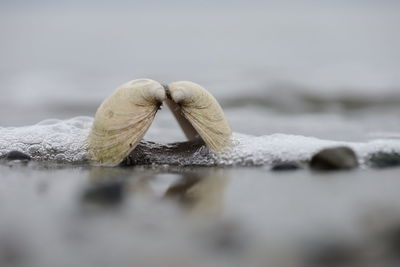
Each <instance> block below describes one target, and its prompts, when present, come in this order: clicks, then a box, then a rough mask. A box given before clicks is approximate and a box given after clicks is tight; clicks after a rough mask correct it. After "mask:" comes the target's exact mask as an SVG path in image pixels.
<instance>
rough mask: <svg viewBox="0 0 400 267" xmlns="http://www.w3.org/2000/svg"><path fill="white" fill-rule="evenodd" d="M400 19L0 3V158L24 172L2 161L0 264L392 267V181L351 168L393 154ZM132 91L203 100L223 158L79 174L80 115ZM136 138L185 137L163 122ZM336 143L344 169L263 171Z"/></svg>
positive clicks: (383, 8) (351, 4)
mask: <svg viewBox="0 0 400 267" xmlns="http://www.w3.org/2000/svg"><path fill="white" fill-rule="evenodd" d="M155 3H157V4H155ZM202 3H203V2H202ZM208 5H210V6H208ZM399 10H400V6H399V3H398V2H397V1H378V2H377V1H335V2H334V3H333V2H332V3H328V2H323V3H322V2H321V3H316V2H315V1H307V0H304V1H263V2H262V3H261V2H257V1H254V3H252V4H251V5H250V4H249V3H248V2H244V1H239V0H238V1H230V2H229V4H228V3H226V2H225V1H222V2H221V3H219V4H214V3H213V4H211V2H207V3H204V4H189V3H185V4H183V3H181V2H180V1H172V2H169V4H168V5H165V4H162V3H158V1H151V2H149V4H144V3H141V4H139V3H134V4H128V3H126V2H125V1H115V3H114V4H113V6H109V5H107V4H105V3H102V4H100V3H97V2H96V4H93V2H91V1H86V2H85V3H82V1H79V2H78V1H68V2H66V1H65V2H63V1H59V4H58V5H54V4H51V3H49V1H45V0H41V1H36V2H35V4H32V3H31V2H28V1H24V0H20V1H2V2H1V3H0V34H1V36H2V42H0V58H1V59H2V60H1V61H0V84H1V86H0V114H1V115H0V158H1V157H2V156H4V155H5V154H6V153H7V152H9V151H11V150H19V151H22V152H25V153H27V154H29V155H31V156H32V157H33V158H34V160H33V161H31V162H29V163H26V162H19V161H5V160H0V266H29V267H31V266H38V267H46V266H49V267H50V266H161V265H162V266H296V267H301V266H305V267H306V266H307V267H308V266H397V265H399V257H398V255H399V254H400V249H399V247H400V245H399V241H398V240H399V227H400V207H399V203H400V201H399V200H400V199H399V196H398V192H397V191H398V188H399V183H400V180H399V175H400V169H399V168H392V169H385V170H378V169H373V168H370V167H369V166H368V165H367V164H365V163H366V160H368V158H369V157H370V155H371V154H373V153H375V152H397V153H399V152H400V120H399V117H400V108H399V104H400V78H399V77H400V60H399V59H400V52H399V49H398V47H400V35H399V34H398V27H399V25H400V19H399V16H398V13H399ZM142 77H148V78H152V79H155V80H157V81H160V82H161V83H168V82H171V81H176V80H192V81H194V82H197V83H199V84H201V85H203V86H204V87H205V88H206V89H208V90H209V91H210V92H211V93H212V94H213V95H215V96H216V98H217V99H218V101H219V102H220V103H221V105H222V107H223V109H224V111H225V113H226V116H227V118H228V120H229V122H230V123H231V125H232V128H233V130H234V132H235V135H234V137H235V139H236V141H237V146H236V147H235V149H234V150H232V151H230V152H229V153H227V154H225V155H223V156H220V157H215V156H214V155H212V154H210V153H209V151H208V150H206V149H205V150H202V151H201V152H202V153H198V154H196V155H194V156H193V157H187V158H178V159H174V160H172V159H170V158H158V159H157V160H159V162H158V163H159V164H157V165H150V166H136V167H133V168H132V167H131V168H99V167H92V166H90V165H89V164H88V163H86V162H85V159H86V152H85V149H84V147H85V137H86V135H87V132H88V129H89V128H90V125H91V123H92V117H93V115H94V113H95V111H96V108H97V107H98V105H99V104H100V103H101V101H102V100H103V99H104V98H105V97H107V96H108V95H109V94H110V93H111V92H112V91H113V90H114V88H116V87H118V85H120V84H122V83H124V82H126V81H128V80H131V79H135V78H142ZM145 139H146V140H150V141H155V142H157V143H164V144H165V143H169V142H177V141H183V140H184V136H183V134H182V132H181V131H180V129H179V128H178V125H177V124H176V122H174V119H173V117H172V116H171V114H170V113H169V112H168V110H167V109H165V110H164V109H163V110H161V111H160V112H158V114H157V116H156V119H155V121H154V123H153V124H152V126H151V128H150V129H149V131H148V133H147V134H146V137H145ZM338 145H347V146H350V147H351V148H353V149H354V150H355V152H356V154H357V156H358V157H359V161H360V164H361V166H360V168H358V169H357V170H354V171H350V172H332V173H320V172H313V171H310V170H309V169H308V168H305V169H300V170H297V171H294V172H273V171H271V170H270V168H271V166H272V165H273V164H274V163H276V162H280V161H301V162H306V161H308V160H309V159H310V157H311V156H312V155H313V154H314V153H316V152H317V151H319V150H320V149H322V148H326V147H332V146H338ZM183 165H185V166H183ZM189 165H190V166H189ZM199 165H202V166H199ZM204 165H206V166H208V165H212V167H210V166H208V167H205V166H204ZM110 180H111V181H110Z"/></svg>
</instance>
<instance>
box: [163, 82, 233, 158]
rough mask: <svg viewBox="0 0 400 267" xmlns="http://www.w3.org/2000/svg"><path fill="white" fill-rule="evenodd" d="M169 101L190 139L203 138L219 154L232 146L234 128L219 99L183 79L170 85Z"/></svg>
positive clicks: (168, 89) (168, 88) (169, 105)
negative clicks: (226, 116)
mask: <svg viewBox="0 0 400 267" xmlns="http://www.w3.org/2000/svg"><path fill="white" fill-rule="evenodd" d="M167 96H168V99H167V100H166V103H167V105H168V107H169V108H170V109H171V111H172V113H173V114H174V115H175V117H176V119H177V120H178V123H179V124H180V126H181V127H182V130H183V131H184V133H185V135H186V137H187V138H188V139H189V140H194V139H196V138H201V139H202V140H203V141H204V142H205V144H206V145H207V146H208V147H209V148H210V149H211V150H212V151H213V152H216V153H219V152H222V151H223V150H224V149H226V148H228V147H230V146H231V145H232V138H231V136H232V130H231V128H230V126H229V123H228V121H227V119H226V118H225V115H224V112H223V110H222V108H221V106H220V105H219V103H218V101H217V100H216V99H215V98H214V97H213V96H212V95H211V94H210V93H209V92H208V91H207V90H206V89H204V88H203V87H201V86H200V85H198V84H196V83H193V82H188V81H180V82H174V83H171V84H169V85H168V86H167Z"/></svg>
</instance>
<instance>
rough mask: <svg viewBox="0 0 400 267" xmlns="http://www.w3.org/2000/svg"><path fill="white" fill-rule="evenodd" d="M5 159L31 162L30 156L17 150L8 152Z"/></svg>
mask: <svg viewBox="0 0 400 267" xmlns="http://www.w3.org/2000/svg"><path fill="white" fill-rule="evenodd" d="M5 158H6V160H23V161H29V160H31V157H30V156H28V155H27V154H25V153H22V152H20V151H17V150H14V151H10V152H8V153H7V155H6V157H5Z"/></svg>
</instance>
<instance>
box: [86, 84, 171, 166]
mask: <svg viewBox="0 0 400 267" xmlns="http://www.w3.org/2000/svg"><path fill="white" fill-rule="evenodd" d="M164 100H165V90H164V88H163V87H162V85H160V84H159V83H158V82H155V81H153V80H150V79H138V80H133V81H130V82H127V83H125V84H123V85H121V86H120V87H119V88H117V89H116V90H115V91H114V93H113V94H112V95H111V96H109V97H108V98H107V99H105V100H104V102H103V103H102V104H101V105H100V107H99V108H98V110H97V112H96V115H95V119H94V122H93V125H92V129H91V131H90V133H89V136H88V152H89V157H90V158H91V159H92V160H93V161H94V162H95V163H98V164H100V165H103V166H115V165H118V164H119V163H121V162H122V160H123V159H124V158H125V157H126V156H128V154H129V153H130V152H131V151H132V150H133V149H134V148H135V147H136V146H137V144H138V143H139V141H140V140H141V139H142V138H143V136H144V135H145V133H146V131H147V130H148V128H149V127H150V125H151V123H152V122H153V119H154V116H155V115H156V112H157V111H158V109H159V107H160V105H161V103H162V101H164Z"/></svg>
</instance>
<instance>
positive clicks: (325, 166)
mask: <svg viewBox="0 0 400 267" xmlns="http://www.w3.org/2000/svg"><path fill="white" fill-rule="evenodd" d="M357 166H358V160H357V156H356V154H355V153H354V151H353V150H352V149H351V148H349V147H345V146H342V147H334V148H326V149H323V150H321V151H320V152H318V153H317V154H315V155H314V156H313V157H312V159H311V161H310V167H311V169H314V170H318V171H331V170H350V169H354V168H356V167H357Z"/></svg>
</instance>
